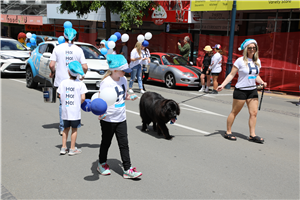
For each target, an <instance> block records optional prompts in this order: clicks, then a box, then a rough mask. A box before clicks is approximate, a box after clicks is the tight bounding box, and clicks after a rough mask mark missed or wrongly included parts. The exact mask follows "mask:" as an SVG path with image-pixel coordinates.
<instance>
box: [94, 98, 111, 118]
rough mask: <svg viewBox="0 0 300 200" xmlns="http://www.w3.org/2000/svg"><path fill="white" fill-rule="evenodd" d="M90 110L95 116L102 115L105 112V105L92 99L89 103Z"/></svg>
mask: <svg viewBox="0 0 300 200" xmlns="http://www.w3.org/2000/svg"><path fill="white" fill-rule="evenodd" d="M91 110H92V113H93V114H95V115H103V114H104V113H105V112H106V110H107V103H106V102H105V101H104V100H103V99H100V98H97V99H94V100H93V101H92V103H91Z"/></svg>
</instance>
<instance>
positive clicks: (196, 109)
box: [181, 103, 227, 117]
mask: <svg viewBox="0 0 300 200" xmlns="http://www.w3.org/2000/svg"><path fill="white" fill-rule="evenodd" d="M181 105H183V106H186V107H189V108H191V111H197V112H202V113H207V114H211V115H217V116H220V117H227V116H225V115H221V114H219V113H214V112H211V111H208V110H204V109H201V108H197V107H194V106H190V105H187V104H184V103H183V104H181ZM182 109H186V110H188V109H187V108H182Z"/></svg>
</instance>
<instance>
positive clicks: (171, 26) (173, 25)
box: [170, 24, 194, 30]
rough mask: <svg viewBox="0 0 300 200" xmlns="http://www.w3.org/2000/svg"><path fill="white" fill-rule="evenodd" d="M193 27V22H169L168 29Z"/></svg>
mask: <svg viewBox="0 0 300 200" xmlns="http://www.w3.org/2000/svg"><path fill="white" fill-rule="evenodd" d="M189 28H190V29H194V24H170V29H186V30H187V29H189Z"/></svg>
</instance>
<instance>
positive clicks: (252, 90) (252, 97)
mask: <svg viewBox="0 0 300 200" xmlns="http://www.w3.org/2000/svg"><path fill="white" fill-rule="evenodd" d="M239 50H240V51H241V50H243V56H242V57H239V58H238V59H237V60H236V61H235V63H234V64H233V67H232V70H231V72H230V74H228V76H227V77H226V79H225V80H224V81H223V83H222V84H221V85H220V86H218V88H217V91H222V90H223V88H224V87H225V85H227V84H228V83H229V82H230V81H231V80H232V79H233V78H234V76H235V75H236V73H237V72H238V81H237V83H236V85H235V89H234V92H233V102H232V110H231V113H230V114H229V116H228V118H227V131H226V133H225V135H224V137H225V138H226V139H229V140H236V137H235V136H233V135H232V132H231V127H232V125H233V122H234V120H235V118H236V116H237V115H238V114H239V112H240V111H241V109H242V108H243V106H244V104H245V103H246V104H247V106H248V111H249V114H250V117H249V129H250V136H249V141H252V142H258V143H263V142H264V139H263V138H261V137H259V136H257V135H256V134H255V125H256V116H257V110H258V93H257V88H256V82H257V83H259V84H262V85H263V86H264V87H266V86H267V83H266V82H264V81H263V80H262V79H261V77H260V76H259V71H260V68H261V62H260V59H259V58H258V45H257V42H256V40H254V39H246V40H245V41H244V42H243V43H242V44H241V47H240V48H239Z"/></svg>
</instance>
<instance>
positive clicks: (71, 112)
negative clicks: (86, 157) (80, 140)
mask: <svg viewBox="0 0 300 200" xmlns="http://www.w3.org/2000/svg"><path fill="white" fill-rule="evenodd" d="M68 69H69V76H70V78H69V79H66V80H63V81H62V82H61V83H60V85H59V87H58V89H57V93H59V96H60V99H61V104H62V119H63V122H64V130H63V133H62V148H61V151H60V154H62V155H64V154H66V153H67V151H69V155H70V156H72V155H75V154H79V153H81V149H77V148H76V147H75V143H76V138H77V128H79V127H80V126H81V110H80V108H81V107H80V106H81V104H82V103H83V102H84V100H85V93H87V92H88V90H87V88H86V85H85V84H84V83H83V82H82V81H80V80H79V79H78V77H79V75H83V74H84V72H83V70H82V66H81V64H80V63H79V62H78V61H73V62H70V63H69V65H68ZM70 127H72V135H71V147H70V149H69V150H68V148H67V139H68V133H69V130H70Z"/></svg>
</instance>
